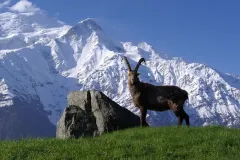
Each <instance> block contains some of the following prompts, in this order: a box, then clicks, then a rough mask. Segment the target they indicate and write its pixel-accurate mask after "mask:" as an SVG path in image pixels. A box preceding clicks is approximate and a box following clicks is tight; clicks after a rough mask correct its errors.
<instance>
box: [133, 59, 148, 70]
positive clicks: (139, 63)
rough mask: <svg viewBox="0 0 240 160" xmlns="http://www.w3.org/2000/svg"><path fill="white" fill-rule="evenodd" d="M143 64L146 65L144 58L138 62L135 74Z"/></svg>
mask: <svg viewBox="0 0 240 160" xmlns="http://www.w3.org/2000/svg"><path fill="white" fill-rule="evenodd" d="M142 62H144V63H145V64H146V61H145V59H144V58H141V59H140V60H139V61H138V63H137V65H136V68H135V70H134V71H135V72H137V71H138V68H139V66H140V65H141V63H142Z"/></svg>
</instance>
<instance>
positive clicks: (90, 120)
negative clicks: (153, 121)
mask: <svg viewBox="0 0 240 160" xmlns="http://www.w3.org/2000/svg"><path fill="white" fill-rule="evenodd" d="M67 99H68V106H67V107H66V108H65V110H64V112H63V114H62V117H61V118H60V120H59V122H58V123H57V131H56V137H57V138H79V137H82V136H96V135H101V134H102V133H105V132H111V131H114V130H120V129H126V128H131V127H136V126H139V125H140V118H139V117H138V116H136V115H135V114H133V113H132V112H130V111H129V110H127V109H126V108H123V107H121V106H119V105H118V104H117V103H115V102H114V101H112V100H111V99H110V98H108V97H107V96H106V95H104V94H103V93H102V92H99V91H96V90H89V91H73V92H71V93H69V94H68V97H67Z"/></svg>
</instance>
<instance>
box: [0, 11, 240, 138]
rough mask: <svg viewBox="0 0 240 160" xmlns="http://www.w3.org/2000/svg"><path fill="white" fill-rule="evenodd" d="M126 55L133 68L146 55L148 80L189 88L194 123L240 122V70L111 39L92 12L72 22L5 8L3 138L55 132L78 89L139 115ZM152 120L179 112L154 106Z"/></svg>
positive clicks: (0, 59) (0, 90)
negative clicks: (69, 97) (219, 68)
mask: <svg viewBox="0 0 240 160" xmlns="http://www.w3.org/2000/svg"><path fill="white" fill-rule="evenodd" d="M123 55H125V56H127V57H128V58H129V60H130V64H131V65H132V66H133V67H135V65H136V63H137V61H138V60H139V59H140V57H144V58H145V59H146V62H147V63H146V65H145V64H143V65H142V66H141V67H140V68H139V72H140V73H141V75H140V79H141V80H142V81H145V82H149V83H152V84H156V85H165V84H168V85H177V86H179V87H181V88H183V89H185V90H187V91H188V93H189V100H188V102H187V103H186V104H185V108H186V112H187V113H188V114H189V116H190V122H191V124H193V125H210V124H217V125H225V126H230V127H240V78H239V76H233V75H230V74H225V73H221V72H219V71H216V70H215V69H213V68H211V67H209V66H206V65H203V64H199V63H188V62H186V61H184V60H182V59H181V58H174V57H173V58H172V57H168V56H167V55H165V54H161V53H159V52H157V51H156V50H154V48H153V47H152V46H150V45H149V44H147V43H145V42H141V43H139V44H133V43H131V42H113V41H112V40H111V38H109V37H107V36H106V35H105V31H104V30H103V29H102V28H101V27H100V26H99V25H98V24H97V23H96V22H95V21H94V20H93V19H86V20H83V21H81V22H79V23H78V24H76V25H74V26H69V25H65V24H64V23H63V22H59V21H58V20H56V19H55V18H51V17H49V16H48V15H47V14H46V13H43V12H29V13H15V12H6V13H1V14H0V128H1V129H0V137H1V138H16V137H19V136H29V135H30V136H54V134H55V133H54V132H55V126H54V125H56V123H57V121H58V120H59V118H60V116H61V114H62V111H63V109H64V108H65V107H66V105H67V99H66V97H67V94H68V93H69V92H71V91H73V90H86V89H97V90H100V91H102V92H103V93H105V94H106V95H107V96H109V97H110V98H112V99H113V100H114V101H116V102H117V103H118V104H120V105H121V106H123V107H126V108H128V109H129V110H130V111H132V112H134V113H136V114H139V110H138V109H137V108H135V107H134V106H133V104H132V102H131V97H130V94H129V91H128V88H127V67H126V65H125V63H124V62H123V61H122V56H123ZM147 121H148V122H149V123H150V125H152V126H159V125H169V124H171V125H175V124H176V123H177V122H176V121H177V118H176V117H175V115H174V114H173V113H172V112H171V111H165V112H155V111H148V117H147ZM23 126H24V127H23Z"/></svg>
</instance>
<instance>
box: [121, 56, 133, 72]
mask: <svg viewBox="0 0 240 160" xmlns="http://www.w3.org/2000/svg"><path fill="white" fill-rule="evenodd" d="M123 60H124V61H125V63H126V64H127V67H128V70H129V71H131V70H132V69H131V66H130V64H129V62H128V60H127V57H125V56H123Z"/></svg>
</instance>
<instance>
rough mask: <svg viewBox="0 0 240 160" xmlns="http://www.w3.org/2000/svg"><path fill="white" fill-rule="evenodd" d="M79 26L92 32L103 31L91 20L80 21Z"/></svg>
mask: <svg viewBox="0 0 240 160" xmlns="http://www.w3.org/2000/svg"><path fill="white" fill-rule="evenodd" d="M79 24H82V25H84V26H85V27H87V28H88V29H91V30H94V31H102V30H103V29H102V28H101V27H100V26H99V25H98V24H97V22H96V21H95V20H94V19H93V18H87V19H85V20H83V21H81V22H80V23H79Z"/></svg>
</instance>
